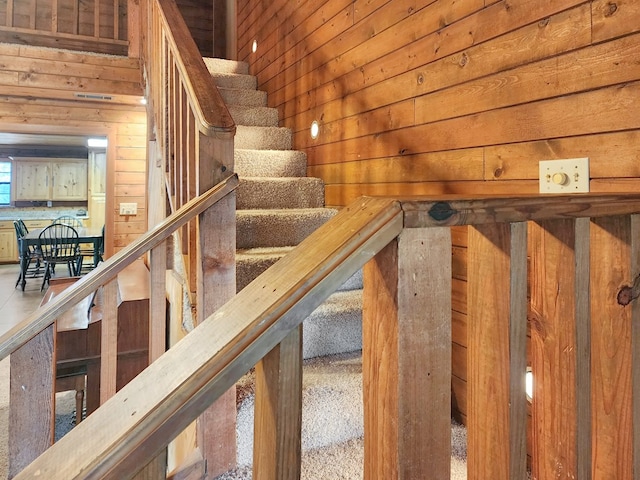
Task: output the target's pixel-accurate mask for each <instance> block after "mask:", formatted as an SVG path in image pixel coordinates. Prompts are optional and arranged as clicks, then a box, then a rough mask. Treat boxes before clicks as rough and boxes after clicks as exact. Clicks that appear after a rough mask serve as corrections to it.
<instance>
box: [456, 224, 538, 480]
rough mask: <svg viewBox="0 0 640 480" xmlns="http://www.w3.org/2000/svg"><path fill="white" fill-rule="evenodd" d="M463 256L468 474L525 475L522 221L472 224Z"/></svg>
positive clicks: (473, 479) (495, 479)
mask: <svg viewBox="0 0 640 480" xmlns="http://www.w3.org/2000/svg"><path fill="white" fill-rule="evenodd" d="M468 258H469V266H468V274H467V278H468V283H469V287H468V288H469V291H468V302H469V305H468V340H469V345H468V347H467V351H468V362H469V365H468V371H469V373H468V379H467V382H468V392H469V398H468V403H469V414H468V424H469V433H468V453H467V457H468V472H469V479H470V480H484V479H487V478H491V479H492V480H510V479H514V478H526V397H525V391H524V379H525V372H526V313H527V312H526V306H527V275H526V258H527V251H526V224H524V223H519V224H513V225H511V224H506V223H495V224H488V225H480V226H477V227H470V228H469V254H468ZM487 286H490V288H487ZM505 450H506V451H505ZM487 452H504V454H502V455H499V456H495V455H487Z"/></svg>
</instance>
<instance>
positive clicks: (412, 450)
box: [362, 227, 451, 480]
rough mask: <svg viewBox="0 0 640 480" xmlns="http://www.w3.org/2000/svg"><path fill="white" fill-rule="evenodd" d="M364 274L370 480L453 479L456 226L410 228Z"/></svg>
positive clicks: (367, 468)
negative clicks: (453, 263) (453, 238)
mask: <svg viewBox="0 0 640 480" xmlns="http://www.w3.org/2000/svg"><path fill="white" fill-rule="evenodd" d="M364 275H365V276H364V302H363V360H362V363H363V364H362V368H363V390H364V408H365V413H364V421H365V424H364V428H365V436H364V439H365V440H364V442H365V447H364V448H365V465H364V478H365V479H383V478H384V479H385V480H391V479H404V480H409V479H421V480H428V479H433V480H444V479H448V478H449V477H450V473H451V233H450V229H449V228H447V227H438V228H426V229H405V230H403V231H402V233H401V234H400V236H399V237H398V239H397V241H393V242H391V243H390V244H389V245H388V246H387V247H385V248H384V249H383V250H382V251H381V252H380V253H378V255H376V257H375V258H374V259H373V260H372V261H370V262H368V263H367V264H366V265H365V269H364Z"/></svg>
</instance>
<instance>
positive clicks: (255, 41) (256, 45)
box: [251, 40, 258, 53]
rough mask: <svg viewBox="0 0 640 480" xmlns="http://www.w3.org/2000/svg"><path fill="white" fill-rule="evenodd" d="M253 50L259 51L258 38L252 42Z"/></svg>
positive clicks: (254, 51)
mask: <svg viewBox="0 0 640 480" xmlns="http://www.w3.org/2000/svg"><path fill="white" fill-rule="evenodd" d="M251 51H252V52H253V53H256V52H257V51H258V40H254V41H253V43H252V44H251Z"/></svg>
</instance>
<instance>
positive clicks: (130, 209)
mask: <svg viewBox="0 0 640 480" xmlns="http://www.w3.org/2000/svg"><path fill="white" fill-rule="evenodd" d="M137 214H138V204H137V203H121V204H120V215H123V216H124V215H137Z"/></svg>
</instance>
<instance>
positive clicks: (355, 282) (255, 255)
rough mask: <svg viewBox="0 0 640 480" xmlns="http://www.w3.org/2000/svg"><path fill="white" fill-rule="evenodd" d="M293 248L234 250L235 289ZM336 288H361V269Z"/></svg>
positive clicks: (239, 288)
mask: <svg viewBox="0 0 640 480" xmlns="http://www.w3.org/2000/svg"><path fill="white" fill-rule="evenodd" d="M293 248H294V247H266V248H249V249H245V250H238V251H236V291H238V292H239V291H240V290H242V289H243V288H244V287H246V286H247V285H248V284H249V283H251V282H252V281H253V279H255V278H257V277H258V276H259V275H260V274H262V273H263V272H264V271H265V270H266V269H267V268H269V267H270V266H271V265H273V264H274V263H276V262H277V261H278V260H280V259H281V258H282V257H284V256H285V255H286V254H287V253H289V252H290V251H291V250H292V249H293ZM338 290H339V291H343V290H362V269H360V270H358V271H357V272H356V273H355V274H353V275H352V276H351V278H349V279H348V280H347V281H346V282H344V284H343V285H342V286H341V287H340V288H339V289H338Z"/></svg>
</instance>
